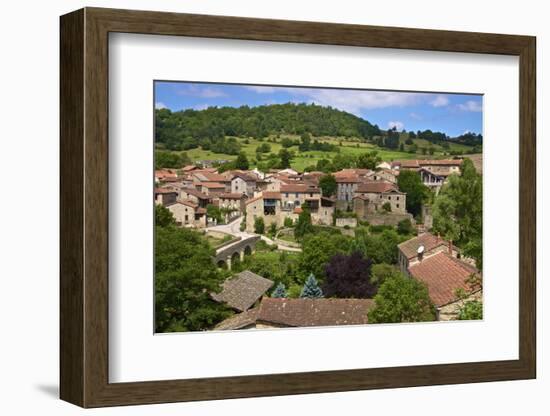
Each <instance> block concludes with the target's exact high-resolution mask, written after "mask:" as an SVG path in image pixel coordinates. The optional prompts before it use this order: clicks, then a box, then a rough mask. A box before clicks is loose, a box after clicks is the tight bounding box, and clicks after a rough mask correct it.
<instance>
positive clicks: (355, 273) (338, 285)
mask: <svg viewBox="0 0 550 416" xmlns="http://www.w3.org/2000/svg"><path fill="white" fill-rule="evenodd" d="M371 266H372V260H371V259H368V258H364V257H363V254H362V253H360V252H359V251H355V252H353V253H352V254H351V255H345V254H336V255H335V256H333V257H332V258H331V259H330V261H329V262H328V263H327V265H326V266H325V275H326V278H325V284H324V285H323V293H324V294H325V297H327V298H329V297H335V298H372V297H373V296H374V295H375V294H376V291H377V286H376V285H375V284H373V283H372V282H371Z"/></svg>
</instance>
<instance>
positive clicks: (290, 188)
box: [281, 183, 321, 194]
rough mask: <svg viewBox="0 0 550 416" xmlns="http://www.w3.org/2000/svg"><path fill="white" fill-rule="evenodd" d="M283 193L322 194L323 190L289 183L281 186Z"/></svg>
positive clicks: (303, 184)
mask: <svg viewBox="0 0 550 416" xmlns="http://www.w3.org/2000/svg"><path fill="white" fill-rule="evenodd" d="M281 192H283V193H284V192H293V193H308V194H309V193H320V192H321V190H320V189H319V188H318V187H316V186H311V185H308V184H305V183H288V184H281Z"/></svg>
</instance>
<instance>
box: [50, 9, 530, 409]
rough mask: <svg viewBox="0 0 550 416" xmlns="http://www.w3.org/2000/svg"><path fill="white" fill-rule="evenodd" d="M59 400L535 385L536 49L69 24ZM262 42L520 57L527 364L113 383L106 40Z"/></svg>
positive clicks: (129, 15) (322, 32)
mask: <svg viewBox="0 0 550 416" xmlns="http://www.w3.org/2000/svg"><path fill="white" fill-rule="evenodd" d="M60 28H61V45H60V47H61V50H60V53H61V61H60V63H61V93H60V94H61V95H60V101H61V120H60V125H61V179H60V186H61V200H60V204H61V213H60V222H61V229H60V232H61V243H60V244H61V247H60V252H61V255H60V261H61V267H60V279H61V284H60V297H61V301H60V312H61V313H60V328H61V329H60V345H61V346H60V359H61V364H60V376H61V386H60V396H61V399H63V400H66V401H68V402H71V403H74V404H76V405H79V406H82V407H101V406H115V405H132V404H146V403H163V402H178V401H192V400H213V399H227V398H239V397H258V396H270V395H287V394H304V393H322V392H338V391H352V390H363V389H379V388H396V387H410V386H426V385H440V384H454V383H473V382H487V381H499V380H518V379H529V378H535V376H536V332H535V331H536V327H535V322H536V321H535V319H536V317H535V311H536V304H535V300H536V299H535V282H536V276H535V264H536V258H535V256H536V254H535V253H536V186H535V185H536V164H535V161H536V151H535V127H536V126H535V125H536V123H535V122H536V119H535V112H536V107H535V106H536V97H535V82H536V81H535V50H536V47H535V38H534V37H530V36H516V35H500V34H485V33H467V32H451V31H437V30H421V29H404V28H393V27H377V26H361V25H345V24H328V23H314V22H297V21H283V20H264V19H253V18H240V17H225V16H206V15H191V14H176V13H161V12H148V11H130V10H114V9H99V8H85V9H81V10H78V11H75V12H72V13H69V14H67V15H64V16H62V17H61V22H60ZM110 32H125V33H141V34H154V35H173V36H192V37H205V38H224V39H241V40H262V41H277V42H296V43H311V44H330V45H346V46H368V47H379V48H397V49H415V50H429V51H447V52H468V53H482V54H501V55H514V56H518V57H519V66H520V80H519V85H520V92H519V97H520V98H519V103H520V106H519V109H518V111H519V120H520V131H519V137H520V143H519V152H520V155H519V158H520V159H519V160H520V181H519V184H520V185H519V190H518V191H519V193H520V207H519V212H520V217H519V218H520V223H519V236H520V252H519V261H520V269H519V271H518V272H519V359H518V360H509V361H491V362H472V363H461V364H444V365H415V366H405V367H391V368H370V369H369V368H367V369H356V370H339V371H323V372H308V373H289V374H266V375H254V376H238V377H221V378H207V379H182V380H170V381H147V382H135V383H109V379H108V360H109V355H108V299H109V297H108V287H109V285H108V279H109V276H108V222H109V217H108V80H109V77H108V65H109V62H108V34H109V33H110Z"/></svg>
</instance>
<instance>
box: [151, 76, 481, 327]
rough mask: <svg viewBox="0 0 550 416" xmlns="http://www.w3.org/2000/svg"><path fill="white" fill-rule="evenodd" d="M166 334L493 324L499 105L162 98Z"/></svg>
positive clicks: (306, 94) (173, 93) (196, 87)
mask: <svg viewBox="0 0 550 416" xmlns="http://www.w3.org/2000/svg"><path fill="white" fill-rule="evenodd" d="M154 94H155V102H154V118H155V126H154V153H155V155H154V160H155V172H154V209H155V253H154V256H155V257H154V258H155V276H154V279H155V332H156V333H164V332H188V331H226V330H250V329H270V328H301V327H321V326H340V325H372V324H381V323H385V324H388V323H410V322H436V321H461V320H462V321H464V320H467V321H471V320H481V319H483V284H482V203H483V198H482V194H483V192H482V148H483V136H482V131H483V126H482V124H483V99H482V96H481V95H476V94H456V93H452V94H451V93H433V92H431V93H421V92H400V91H381V90H354V89H336V88H309V87H308V88H305V87H303V88H302V87H279V86H265V85H264V86H258V85H244V84H243V85H241V84H219V83H191V82H168V81H162V82H161V81H156V82H155V83H154Z"/></svg>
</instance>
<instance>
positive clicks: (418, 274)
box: [408, 252, 479, 307]
mask: <svg viewBox="0 0 550 416" xmlns="http://www.w3.org/2000/svg"><path fill="white" fill-rule="evenodd" d="M408 270H409V273H410V274H411V276H413V277H414V278H415V279H417V280H420V281H421V282H424V283H426V285H427V286H428V291H429V293H430V298H431V299H432V302H433V303H434V304H435V305H436V306H438V307H439V306H444V305H447V304H449V303H452V302H454V301H456V300H457V296H456V294H455V293H456V289H459V288H460V289H464V290H465V291H466V292H467V293H469V292H471V291H472V290H471V288H470V285H469V284H468V283H466V279H468V278H469V277H470V276H471V275H472V274H479V271H478V270H477V269H476V268H475V267H473V266H470V265H469V264H467V263H464V262H463V261H460V260H458V259H456V258H454V257H452V256H450V255H449V254H447V253H445V252H439V253H437V254H434V255H431V256H427V257H425V258H424V259H423V260H422V261H420V262H418V263H415V264H413V265H412V266H409V269H408Z"/></svg>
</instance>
